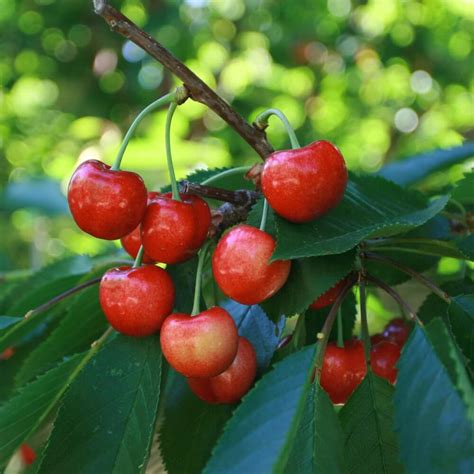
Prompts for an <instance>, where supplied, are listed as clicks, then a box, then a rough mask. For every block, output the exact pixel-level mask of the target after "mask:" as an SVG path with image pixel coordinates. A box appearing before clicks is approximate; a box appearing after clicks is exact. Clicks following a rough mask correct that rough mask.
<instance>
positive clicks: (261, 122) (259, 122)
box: [254, 109, 300, 149]
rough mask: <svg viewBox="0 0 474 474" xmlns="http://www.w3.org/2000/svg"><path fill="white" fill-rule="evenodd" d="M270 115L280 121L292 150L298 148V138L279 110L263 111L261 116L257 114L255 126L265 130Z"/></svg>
mask: <svg viewBox="0 0 474 474" xmlns="http://www.w3.org/2000/svg"><path fill="white" fill-rule="evenodd" d="M272 115H275V116H276V117H278V118H279V119H280V120H281V121H282V123H283V125H284V127H285V130H286V133H287V134H288V137H289V138H290V142H291V147H292V148H293V149H294V148H300V143H299V141H298V138H297V137H296V134H295V131H294V130H293V127H292V126H291V125H290V122H289V121H288V119H287V118H286V115H285V114H284V113H283V112H282V111H281V110H279V109H268V110H265V111H264V112H262V113H261V114H259V115H258V116H257V118H256V119H255V122H254V123H255V125H256V126H257V127H258V128H260V129H264V128H266V127H267V125H268V119H269V118H270V117H271V116H272Z"/></svg>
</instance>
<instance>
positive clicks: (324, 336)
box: [314, 275, 356, 382]
mask: <svg viewBox="0 0 474 474" xmlns="http://www.w3.org/2000/svg"><path fill="white" fill-rule="evenodd" d="M355 282H356V279H355V276H354V275H351V276H350V277H349V278H348V279H347V281H346V284H345V285H344V288H342V290H341V292H340V293H339V295H338V296H337V298H336V301H334V303H333V305H332V306H331V309H330V310H329V313H328V315H327V317H326V321H325V322H324V326H323V328H322V329H321V332H319V333H318V335H317V338H318V343H317V349H316V355H315V358H314V367H315V369H316V380H317V381H318V382H319V379H320V377H321V370H322V368H323V361H324V353H325V352H326V347H327V345H328V340H329V334H331V329H332V327H333V325H334V321H335V319H336V316H337V313H338V311H339V308H340V307H341V304H342V302H343V301H344V298H345V297H346V296H347V294H348V293H349V291H350V290H351V288H352V287H353V286H354V283H355Z"/></svg>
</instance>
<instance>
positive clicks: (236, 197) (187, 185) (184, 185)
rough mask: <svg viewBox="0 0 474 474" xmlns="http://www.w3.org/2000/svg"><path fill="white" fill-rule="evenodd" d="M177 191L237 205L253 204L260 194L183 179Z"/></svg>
mask: <svg viewBox="0 0 474 474" xmlns="http://www.w3.org/2000/svg"><path fill="white" fill-rule="evenodd" d="M179 192H180V193H184V194H186V193H189V194H197V195H198V196H202V197H205V198H209V199H216V200H218V201H225V202H230V203H232V204H235V205H237V206H253V205H254V204H255V203H256V202H257V199H258V198H259V197H260V196H261V194H260V193H259V192H257V191H251V190H248V189H238V190H237V191H229V190H228V189H223V188H214V187H212V186H204V185H202V184H198V183H192V182H191V181H187V180H183V181H181V182H180V183H179Z"/></svg>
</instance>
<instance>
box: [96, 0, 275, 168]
mask: <svg viewBox="0 0 474 474" xmlns="http://www.w3.org/2000/svg"><path fill="white" fill-rule="evenodd" d="M93 3H94V10H95V12H96V13H97V14H98V15H100V16H101V17H102V18H103V19H104V20H105V21H106V22H107V24H108V25H109V26H110V28H111V29H112V31H115V32H117V33H119V34H120V35H122V36H124V37H125V38H127V39H129V40H130V41H132V42H133V43H135V44H136V45H137V46H139V47H140V48H142V49H143V50H144V51H146V52H147V53H148V54H149V55H150V56H152V57H153V58H154V59H156V60H157V61H158V62H160V63H161V64H162V65H163V66H164V67H165V68H166V69H168V70H169V71H170V72H171V73H173V74H174V75H175V76H176V77H178V78H179V79H181V81H183V83H184V86H185V88H186V90H187V92H188V95H189V97H190V98H191V99H193V100H195V101H196V102H200V103H202V104H204V105H207V107H209V108H210V109H211V110H213V111H214V112H215V113H216V114H217V115H218V116H219V117H221V118H222V119H223V120H225V121H226V122H227V123H228V124H229V126H230V127H232V128H233V129H234V130H235V131H236V132H237V133H238V134H239V135H240V136H241V137H242V138H243V139H244V140H245V141H246V142H247V143H248V144H249V145H250V146H251V147H252V148H253V149H254V150H255V151H256V152H257V153H258V154H259V155H260V156H261V157H262V158H263V159H265V158H266V157H267V156H268V155H269V154H270V153H271V152H272V151H273V148H272V146H271V145H270V143H269V142H268V141H267V138H266V135H265V132H264V131H263V130H259V129H257V128H255V127H252V125H250V124H249V123H248V122H247V121H246V120H245V119H244V118H243V117H242V116H241V115H240V114H239V113H237V111H236V110H235V109H233V108H232V107H231V106H230V105H229V104H228V103H227V102H226V101H225V100H224V99H222V97H220V96H219V95H217V94H216V93H215V92H214V91H213V90H212V89H211V88H210V87H209V86H208V85H207V84H206V83H205V82H204V81H202V80H201V79H200V78H199V77H198V76H196V74H194V72H192V71H191V70H190V69H189V68H188V67H187V66H186V65H184V64H183V63H182V62H181V61H180V60H179V59H178V58H176V57H175V56H174V55H173V54H172V53H171V52H170V51H168V50H167V49H166V48H165V47H164V46H163V45H161V44H160V43H159V42H158V41H156V40H155V39H154V38H152V37H151V36H150V35H149V34H148V33H145V32H144V31H143V30H141V29H140V28H139V27H138V26H137V25H136V24H135V23H133V22H132V21H131V20H130V19H129V18H127V17H126V16H125V15H123V14H122V13H120V12H119V11H118V10H116V9H115V8H114V7H112V6H111V5H109V4H108V3H107V1H105V0H93Z"/></svg>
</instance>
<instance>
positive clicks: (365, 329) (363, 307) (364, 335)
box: [359, 277, 370, 366]
mask: <svg viewBox="0 0 474 474" xmlns="http://www.w3.org/2000/svg"><path fill="white" fill-rule="evenodd" d="M359 300H360V330H361V339H362V342H363V343H364V351H365V360H366V362H367V366H370V337H369V325H368V323H367V294H366V292H365V280H364V278H363V277H361V278H359Z"/></svg>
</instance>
